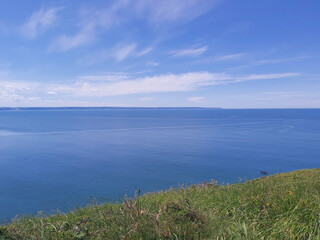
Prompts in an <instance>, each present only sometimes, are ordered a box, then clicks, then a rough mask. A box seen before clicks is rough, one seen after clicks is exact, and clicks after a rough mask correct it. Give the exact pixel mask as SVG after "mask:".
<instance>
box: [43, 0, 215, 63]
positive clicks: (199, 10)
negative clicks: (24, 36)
mask: <svg viewBox="0 0 320 240" xmlns="http://www.w3.org/2000/svg"><path fill="white" fill-rule="evenodd" d="M219 1H220V0H210V1H205V0H184V1H181V0H162V1H150V0H118V1H113V2H112V3H111V4H110V3H109V6H108V7H106V8H99V9H97V8H90V9H82V11H81V15H80V16H79V19H77V20H76V21H77V23H78V24H79V26H80V30H79V31H78V33H76V34H74V35H62V36H59V37H57V39H55V40H54V41H53V42H52V44H51V45H50V47H49V50H50V51H68V50H70V49H72V48H76V47H80V46H85V45H87V44H90V43H92V42H94V40H95V39H96V38H97V35H98V33H100V32H102V31H107V30H110V29H111V28H112V27H115V26H117V25H119V24H121V23H123V22H129V21H131V20H136V19H142V20H144V21H147V22H149V23H151V24H153V25H157V26H159V25H163V26H165V27H166V28H168V27H169V26H173V24H174V23H183V22H188V21H191V20H193V19H195V18H197V17H199V16H201V15H203V14H205V13H206V12H208V11H209V10H210V9H211V8H212V7H213V6H214V5H215V4H216V3H217V2H219ZM168 24H169V25H168ZM150 51H152V48H151V47H149V48H146V49H144V50H142V51H141V52H139V53H137V56H143V55H145V54H147V53H149V52H150ZM120 58H121V57H120Z"/></svg>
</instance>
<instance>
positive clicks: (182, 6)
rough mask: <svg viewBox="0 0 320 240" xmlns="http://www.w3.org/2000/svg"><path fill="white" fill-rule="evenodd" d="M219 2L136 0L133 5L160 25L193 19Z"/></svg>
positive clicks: (141, 14)
mask: <svg viewBox="0 0 320 240" xmlns="http://www.w3.org/2000/svg"><path fill="white" fill-rule="evenodd" d="M218 2H219V0H210V1H203V0H184V1H181V0H162V1H149V0H136V1H134V6H133V7H134V9H135V11H136V12H137V14H138V15H139V16H140V17H144V18H147V19H148V21H149V22H150V23H152V24H156V25H160V24H167V23H168V22H170V23H173V22H188V21H191V20H193V19H195V18H197V17H199V16H201V15H203V14H205V13H206V12H208V11H209V10H210V9H211V8H212V7H214V6H215V5H216V4H217V3H218Z"/></svg>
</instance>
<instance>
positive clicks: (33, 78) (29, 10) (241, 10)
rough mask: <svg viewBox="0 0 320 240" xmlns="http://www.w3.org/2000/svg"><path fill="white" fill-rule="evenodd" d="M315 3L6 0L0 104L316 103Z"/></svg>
mask: <svg viewBox="0 0 320 240" xmlns="http://www.w3.org/2000/svg"><path fill="white" fill-rule="evenodd" d="M319 12H320V1H316V0H310V1H300V0H294V1H292V0H282V1H279V0H264V1H263V0H241V1H239V0H184V1H182V0H118V1H109V0H105V1H102V0H95V1H79V0H68V1H62V0H60V1H59V0H58V1H57V0H55V1H38V0H32V1H22V0H20V1H19V0H2V1H1V7H0V53H1V54H0V106H2V107H3V106H11V107H22V106H27V107H31V106H41V107H44V106H47V107H53V106H129V107H130V106H132V107H139V106H145V107H161V106H162V107H184V106H185V107H186V106H188V107H224V108H302V107H310V108H319V107H320V65H319V63H320V61H319V60H320V44H319V43H320V27H319V26H320V18H319Z"/></svg>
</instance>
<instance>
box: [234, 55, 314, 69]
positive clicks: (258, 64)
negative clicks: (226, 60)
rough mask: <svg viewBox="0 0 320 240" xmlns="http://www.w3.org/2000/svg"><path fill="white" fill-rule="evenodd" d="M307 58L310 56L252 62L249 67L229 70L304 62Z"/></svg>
mask: <svg viewBox="0 0 320 240" xmlns="http://www.w3.org/2000/svg"><path fill="white" fill-rule="evenodd" d="M306 58H308V56H296V57H289V58H274V59H263V60H257V61H254V62H251V63H249V64H247V65H241V66H236V67H231V68H229V69H230V70H235V69H243V68H250V67H255V66H261V65H266V64H277V63H284V62H291V61H296V60H303V59H306Z"/></svg>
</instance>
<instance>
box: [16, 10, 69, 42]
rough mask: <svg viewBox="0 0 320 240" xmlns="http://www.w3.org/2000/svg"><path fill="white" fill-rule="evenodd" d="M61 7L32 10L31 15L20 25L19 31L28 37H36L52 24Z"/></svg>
mask: <svg viewBox="0 0 320 240" xmlns="http://www.w3.org/2000/svg"><path fill="white" fill-rule="evenodd" d="M62 9H63V7H57V8H50V9H47V10H45V9H43V8H41V9H40V10H39V11H36V12H34V13H33V14H32V15H31V17H30V18H29V19H28V20H27V21H26V22H25V23H24V24H23V25H22V26H21V28H20V32H21V34H22V35H23V36H25V37H26V38H29V39H33V38H35V37H37V36H38V35H39V34H40V33H42V32H44V31H45V30H47V29H48V28H49V27H51V26H53V25H54V24H55V22H56V20H57V13H58V12H59V11H60V10H62Z"/></svg>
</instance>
